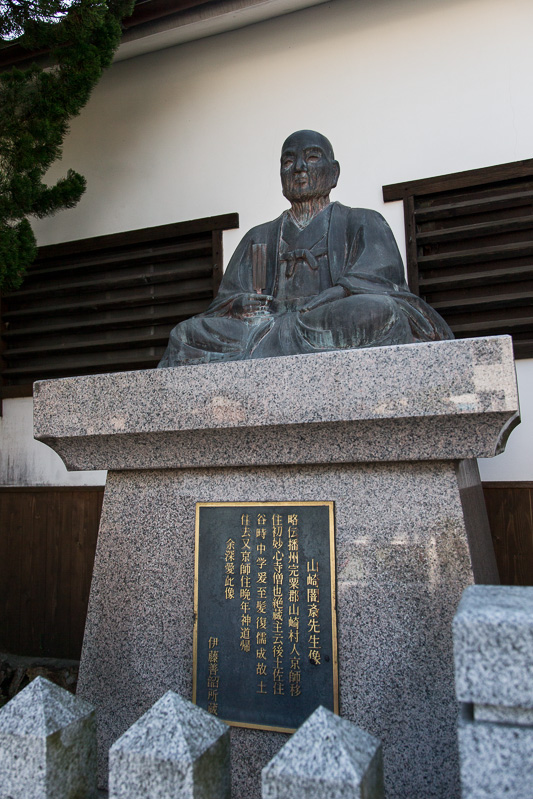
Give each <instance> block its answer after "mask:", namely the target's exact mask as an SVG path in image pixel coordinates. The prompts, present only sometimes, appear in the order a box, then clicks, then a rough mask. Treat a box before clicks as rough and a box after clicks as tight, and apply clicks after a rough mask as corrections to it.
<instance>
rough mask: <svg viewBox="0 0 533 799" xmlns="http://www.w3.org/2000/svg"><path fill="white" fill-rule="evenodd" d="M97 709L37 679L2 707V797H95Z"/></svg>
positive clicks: (0, 785)
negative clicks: (95, 710) (95, 712)
mask: <svg viewBox="0 0 533 799" xmlns="http://www.w3.org/2000/svg"><path fill="white" fill-rule="evenodd" d="M96 792H97V788H96V723H95V714H94V709H93V707H92V706H91V705H90V704H89V703H88V702H84V701H83V700H82V699H78V698H76V697H75V696H73V695H72V694H71V693H69V692H68V691H65V689H64V688H60V687H59V686H58V685H55V684H54V683H52V682H50V681H49V680H46V679H44V677H37V678H36V679H35V680H33V682H31V683H30V684H29V685H28V686H27V688H25V689H24V690H23V691H21V692H20V693H19V694H17V695H16V696H15V697H14V698H13V699H12V700H11V701H10V702H8V703H7V705H5V706H4V707H3V708H2V709H1V710H0V799H93V797H95V796H96Z"/></svg>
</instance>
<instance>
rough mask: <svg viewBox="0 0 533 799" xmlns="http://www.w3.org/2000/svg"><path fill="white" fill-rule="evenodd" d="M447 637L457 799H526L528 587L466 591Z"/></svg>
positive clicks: (530, 736)
mask: <svg viewBox="0 0 533 799" xmlns="http://www.w3.org/2000/svg"><path fill="white" fill-rule="evenodd" d="M453 638H454V655H455V685H456V693H457V699H458V700H459V702H460V703H461V708H460V715H459V724H458V738H459V756H460V763H461V787H462V797H463V799H501V797H502V796H505V797H506V799H530V797H531V796H532V795H533V588H527V587H520V586H489V585H474V586H471V587H469V588H467V589H466V591H465V592H464V594H463V598H462V599H461V602H460V604H459V608H458V610H457V614H456V616H455V619H454V622H453Z"/></svg>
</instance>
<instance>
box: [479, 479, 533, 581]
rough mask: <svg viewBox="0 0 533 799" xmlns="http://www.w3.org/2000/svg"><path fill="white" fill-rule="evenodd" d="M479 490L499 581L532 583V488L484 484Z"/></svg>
mask: <svg viewBox="0 0 533 799" xmlns="http://www.w3.org/2000/svg"><path fill="white" fill-rule="evenodd" d="M483 491H484V495H485V503H486V506H487V513H488V516H489V523H490V527H491V532H492V540H493V542H494V550H495V554H496V561H497V563H498V571H499V573H500V580H501V582H502V584H503V585H529V586H531V585H533V510H532V505H533V488H532V487H531V486H530V485H528V484H524V485H520V484H519V483H518V484H514V485H512V484H511V485H509V484H502V486H501V487H499V486H496V485H494V484H489V485H488V484H484V485H483Z"/></svg>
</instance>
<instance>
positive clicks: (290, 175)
mask: <svg viewBox="0 0 533 799" xmlns="http://www.w3.org/2000/svg"><path fill="white" fill-rule="evenodd" d="M338 177H339V165H338V163H337V161H335V159H334V157H333V150H332V148H331V144H330V143H329V141H328V140H327V139H326V138H325V137H324V136H322V135H321V134H320V133H316V132H315V131H313V130H300V131H298V132H297V133H293V134H292V136H289V138H288V139H287V140H286V142H285V143H284V145H283V148H282V151H281V185H282V188H283V194H284V195H285V197H286V198H287V199H288V200H289V201H290V202H292V201H294V200H296V201H297V200H311V199H313V198H315V197H326V196H327V195H328V194H329V193H330V191H331V189H333V188H334V187H335V186H336V185H337V180H338Z"/></svg>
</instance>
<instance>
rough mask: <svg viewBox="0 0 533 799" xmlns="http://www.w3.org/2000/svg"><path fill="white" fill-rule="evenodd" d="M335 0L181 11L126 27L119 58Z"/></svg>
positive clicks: (249, 0) (247, 0)
mask: <svg viewBox="0 0 533 799" xmlns="http://www.w3.org/2000/svg"><path fill="white" fill-rule="evenodd" d="M328 1H329V2H330V3H331V2H332V0H224V1H223V2H220V3H213V4H212V3H207V4H206V5H205V6H200V7H199V8H192V9H190V10H187V11H180V12H178V13H176V14H171V15H167V16H165V17H162V18H160V19H155V20H152V21H151V22H146V23H144V24H142V25H138V26H136V27H132V28H130V29H129V30H126V31H125V33H124V36H123V38H122V44H121V45H120V47H119V49H118V51H117V54H116V55H115V59H114V60H115V61H124V60H126V59H127V58H134V57H135V56H139V55H144V54H145V53H152V52H154V51H155V50H164V49H165V48H167V47H173V46H174V45H176V44H182V43H184V42H192V41H194V40H195V39H204V38H206V37H207V36H215V35H216V34H218V33H225V32H226V31H231V30H235V29H236V28H244V27H246V26H247V25H254V24H255V23H256V22H263V21H265V20H268V19H273V18H274V17H280V16H282V15H284V14H291V13H292V12H293V11H300V10H301V9H303V8H308V7H310V6H318V5H322V4H323V3H326V2H328Z"/></svg>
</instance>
